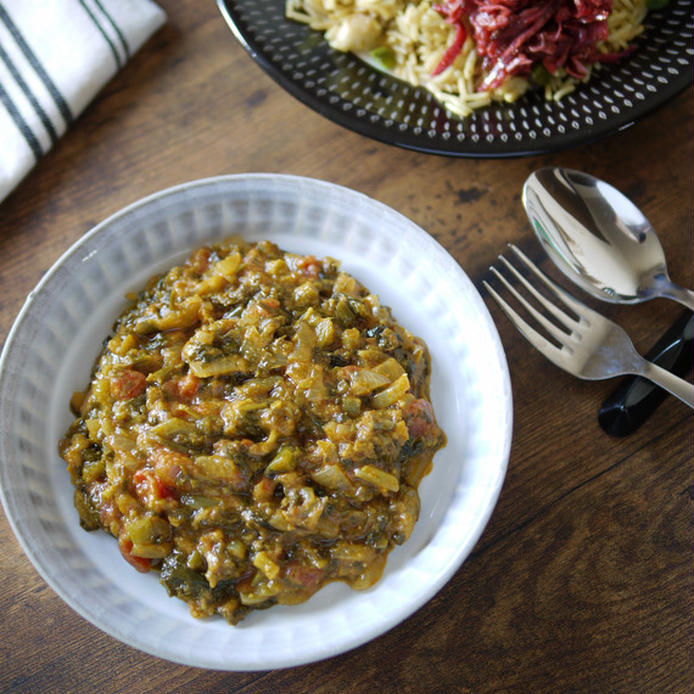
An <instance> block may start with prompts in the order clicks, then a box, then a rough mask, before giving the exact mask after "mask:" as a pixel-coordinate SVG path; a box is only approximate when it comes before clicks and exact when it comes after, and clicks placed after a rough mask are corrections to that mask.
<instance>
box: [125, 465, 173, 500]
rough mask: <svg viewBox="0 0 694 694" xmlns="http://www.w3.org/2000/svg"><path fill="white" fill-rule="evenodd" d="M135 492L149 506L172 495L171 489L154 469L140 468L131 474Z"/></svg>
mask: <svg viewBox="0 0 694 694" xmlns="http://www.w3.org/2000/svg"><path fill="white" fill-rule="evenodd" d="M133 485H134V487H135V492H136V493H137V495H138V496H139V497H140V499H142V501H143V502H144V503H145V504H146V505H147V506H151V505H152V504H153V503H154V502H156V501H158V500H160V499H170V498H171V497H173V495H174V494H173V490H172V489H171V488H170V487H168V486H167V485H166V484H164V482H162V481H161V479H159V477H158V476H157V474H156V473H155V472H154V470H150V469H148V468H141V469H140V470H137V472H135V474H134V475H133Z"/></svg>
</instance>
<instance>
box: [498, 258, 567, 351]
mask: <svg viewBox="0 0 694 694" xmlns="http://www.w3.org/2000/svg"><path fill="white" fill-rule="evenodd" d="M499 260H501V261H502V262H503V264H504V265H505V266H506V267H507V268H508V269H509V270H510V271H511V272H513V274H514V275H515V276H516V277H517V278H518V279H519V280H520V281H521V282H522V283H523V285H524V286H525V287H526V288H527V289H528V291H529V292H531V293H532V295H533V296H534V297H535V298H536V299H537V300H538V301H539V302H540V303H541V304H542V305H543V306H545V307H546V308H547V310H549V311H550V312H551V313H552V315H555V316H556V318H557V319H558V320H561V321H562V322H564V321H565V320H566V318H568V316H566V317H565V316H564V314H563V312H562V311H560V310H559V309H557V308H556V307H555V306H554V304H552V303H551V302H549V301H548V300H547V299H546V298H545V297H544V296H542V294H540V293H539V292H538V291H537V290H536V289H535V287H533V286H532V285H531V284H529V283H528V282H527V280H526V279H525V278H524V277H522V276H521V275H520V274H519V273H518V271H517V270H516V268H514V267H513V265H511V264H510V263H509V262H508V260H506V258H504V256H503V255H500V256H499ZM489 269H490V270H491V271H492V272H493V273H494V274H495V275H496V276H497V277H498V279H499V280H501V282H502V283H503V284H504V286H505V287H506V289H508V291H509V292H511V294H513V296H514V297H516V299H517V301H518V302H519V303H520V304H521V305H522V306H524V307H525V309H526V310H527V311H528V313H530V314H531V315H532V316H533V318H535V320H536V321H537V322H538V323H539V324H540V325H541V326H542V327H543V328H544V329H545V330H546V331H547V332H548V333H549V334H550V335H551V336H552V337H553V338H554V339H555V340H556V341H557V342H558V343H559V344H560V345H564V346H565V347H567V349H569V347H568V344H567V342H568V337H569V335H568V334H567V333H565V332H564V331H563V330H561V329H560V328H558V327H557V326H556V325H555V324H554V323H552V321H549V320H547V318H546V317H545V316H543V315H542V314H541V313H540V312H539V311H538V310H537V309H536V308H535V307H534V306H533V305H532V304H530V303H529V302H528V301H526V299H525V297H524V296H523V295H522V294H520V293H519V292H518V290H517V289H516V288H515V287H514V286H513V285H512V284H511V283H510V282H509V281H508V280H507V279H506V278H505V277H504V276H503V275H502V274H501V273H500V272H499V271H498V270H497V269H496V268H495V267H494V266H493V265H492V266H490V268H489ZM553 309H554V310H553ZM557 314H558V315H557Z"/></svg>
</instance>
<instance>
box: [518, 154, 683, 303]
mask: <svg viewBox="0 0 694 694" xmlns="http://www.w3.org/2000/svg"><path fill="white" fill-rule="evenodd" d="M523 205H524V207H525V211H526V213H527V215H528V218H529V219H530V223H531V224H532V226H533V229H534V230H535V233H536V235H537V237H538V239H539V240H540V243H541V244H542V246H543V248H544V249H545V251H546V252H547V254H548V255H549V256H550V258H551V259H552V260H553V261H554V263H555V264H556V265H557V267H558V268H559V269H560V270H561V271H562V272H563V273H564V274H565V275H566V276H567V277H568V278H569V279H570V280H572V281H573V282H575V283H576V284H578V285H579V286H580V287H581V288H582V289H584V290H585V291H587V292H588V293H589V294H592V295H593V296H595V297H597V298H598V299H603V300H604V301H610V302H612V303H624V304H637V303H641V302H643V301H648V300H649V299H654V298H656V297H664V298H667V299H673V300H674V301H678V302H679V303H680V304H683V305H684V306H687V308H689V309H691V310H694V292H692V291H690V290H689V289H683V288H682V287H679V286H677V285H676V284H673V282H672V281H671V280H670V277H669V275H668V272H667V267H666V264H665V254H664V252H663V248H662V246H661V245H660V241H659V240H658V236H657V235H656V233H655V230H654V229H653V227H652V226H651V224H650V222H649V221H648V220H647V219H646V217H645V216H644V215H643V213H642V212H641V211H640V210H639V209H638V208H637V207H636V206H635V205H634V204H633V203H632V202H631V201H630V200H629V199H628V198H626V197H625V196H624V195H622V193H620V192H619V191H618V190H616V189H615V188H613V187H612V186H611V185H609V184H608V183H605V182H604V181H601V180H600V179H598V178H595V177H593V176H590V175H588V174H585V173H582V172H580V171H574V170H572V169H564V168H560V167H547V168H543V169H538V170H537V171H535V172H533V173H532V174H530V176H529V177H528V179H527V180H526V182H525V185H524V186H523Z"/></svg>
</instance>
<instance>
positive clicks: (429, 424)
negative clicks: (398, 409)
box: [403, 398, 434, 439]
mask: <svg viewBox="0 0 694 694" xmlns="http://www.w3.org/2000/svg"><path fill="white" fill-rule="evenodd" d="M403 416H404V418H405V424H407V431H408V432H409V434H410V436H411V437H412V438H413V439H416V438H418V437H420V436H426V435H427V434H428V433H429V432H430V431H431V430H432V428H433V426H434V411H433V410H432V408H431V403H430V402H429V401H428V400H422V399H421V398H420V399H417V400H413V401H412V402H411V403H409V405H407V406H406V408H405V411H404V412H403Z"/></svg>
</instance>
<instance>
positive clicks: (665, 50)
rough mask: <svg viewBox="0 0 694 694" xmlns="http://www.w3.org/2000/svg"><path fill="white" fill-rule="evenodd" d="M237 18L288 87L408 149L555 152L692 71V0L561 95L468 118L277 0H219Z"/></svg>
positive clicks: (665, 94) (622, 119) (681, 84)
mask: <svg viewBox="0 0 694 694" xmlns="http://www.w3.org/2000/svg"><path fill="white" fill-rule="evenodd" d="M217 2H218V5H219V8H220V10H221V11H222V14H223V15H224V17H225V19H226V20H227V22H228V23H229V26H230V28H231V30H232V32H233V33H234V35H235V36H236V38H237V39H238V40H239V41H240V42H241V44H242V45H243V46H244V47H245V48H246V50H247V51H248V52H249V53H250V55H251V56H252V57H253V59H254V60H256V62H258V64H259V65H260V66H261V67H262V68H263V69H264V70H265V71H266V72H267V73H268V74H269V75H270V76H271V77H272V78H273V79H275V80H276V81H277V82H278V83H279V84H280V85H281V86H282V87H284V88H285V89H286V90H287V91H289V92H290V93H291V94H293V95H294V96H295V97H297V98H298V99H299V100H301V101H303V102H304V103H305V104H307V105H308V106H310V107H311V108H313V109H315V110H316V111H317V112H318V113H321V114H322V115H324V116H326V117H328V118H330V119H331V120H333V121H335V122H336V123H339V124H340V125H342V126H345V127H347V128H350V129H352V130H354V131H356V132H358V133H361V134H363V135H367V136H369V137H372V138H374V139H377V140H381V141H383V142H388V143H390V144H395V145H399V146H401V147H405V148H408V149H415V150H419V151H424V152H435V153H438V154H447V155H452V156H462V157H464V156H469V157H505V156H523V155H527V154H537V153H541V152H550V151H556V150H560V149H565V148H569V147H574V146H577V145H579V144H585V143H587V142H591V141H594V140H597V139H599V138H601V137H604V136H605V135H608V134H610V133H613V132H616V131H618V130H622V129H624V128H625V127H628V126H629V125H632V124H633V123H634V122H636V121H637V120H638V119H640V118H642V117H644V116H645V115H647V114H648V113H650V112H651V111H652V110H653V109H655V108H657V107H658V106H660V105H662V104H663V103H665V102H666V101H667V100H668V99H670V98H672V97H673V96H675V95H676V94H677V93H678V92H680V91H681V90H682V89H684V88H685V87H686V86H687V85H689V84H691V82H692V80H693V78H694V70H693V67H694V59H693V58H694V46H693V42H692V39H693V38H694V2H693V0H671V1H670V5H669V6H668V7H667V8H666V9H665V10H663V11H660V12H654V13H651V14H650V15H649V16H648V17H647V19H646V22H645V31H644V33H643V35H642V36H641V37H639V39H637V41H636V42H635V43H636V46H637V50H636V51H634V53H633V54H631V55H630V56H629V57H627V58H625V59H624V60H623V61H621V62H620V63H619V64H617V65H610V66H607V65H606V66H603V67H602V68H601V69H600V71H599V74H598V75H595V76H594V78H593V80H592V81H591V82H590V83H588V84H587V85H581V86H579V87H578V88H577V89H576V91H574V92H573V93H571V94H568V95H567V96H565V97H564V98H563V99H561V100H560V101H559V102H547V101H545V100H544V97H543V95H542V94H539V93H533V94H529V95H526V96H525V97H524V98H522V99H520V100H519V101H517V102H516V103H515V104H510V105H506V104H504V105H496V106H490V107H488V108H486V109H483V110H480V111H477V112H475V113H473V114H472V115H471V116H470V117H468V118H466V119H464V120H461V119H460V118H458V117H456V116H454V115H452V114H450V113H448V112H447V111H446V109H445V108H443V107H442V106H441V105H439V104H438V103H437V102H436V100H435V99H434V98H433V96H432V95H431V94H429V93H428V92H427V91H426V90H425V89H421V88H415V87H412V86H410V85H408V84H405V83H403V82H401V81H399V80H396V79H393V78H391V77H389V76H387V75H384V74H382V73H379V72H378V71H376V70H374V69H372V68H370V67H368V66H366V65H365V64H364V63H363V62H361V61H360V60H359V59H357V58H355V57H354V56H352V55H350V54H344V53H339V52H337V51H333V50H332V49H331V48H330V47H329V46H328V45H327V44H326V43H325V42H324V41H323V39H322V36H321V34H319V33H318V32H315V31H312V30H311V29H309V28H308V27H306V26H304V25H300V24H296V23H295V22H291V21H289V20H287V19H286V18H285V17H284V3H283V2H281V1H278V0H217Z"/></svg>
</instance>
